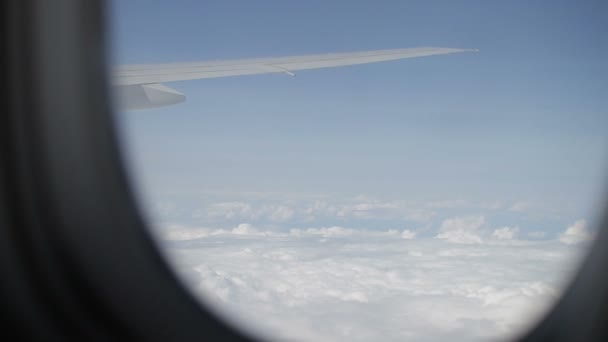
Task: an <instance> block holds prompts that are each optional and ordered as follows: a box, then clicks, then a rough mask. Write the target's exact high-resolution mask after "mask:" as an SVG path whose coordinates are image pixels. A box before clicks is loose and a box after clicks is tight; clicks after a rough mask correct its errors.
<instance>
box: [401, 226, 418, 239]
mask: <svg viewBox="0 0 608 342" xmlns="http://www.w3.org/2000/svg"><path fill="white" fill-rule="evenodd" d="M415 237H416V232H413V231H411V230H409V229H405V230H404V231H402V232H401V238H402V239H407V240H411V239H414V238H415Z"/></svg>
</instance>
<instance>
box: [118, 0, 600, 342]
mask: <svg viewBox="0 0 608 342" xmlns="http://www.w3.org/2000/svg"><path fill="white" fill-rule="evenodd" d="M382 4H383V5H382V6H379V5H378V4H377V3H375V2H363V1H361V2H353V1H346V0H344V1H331V2H328V1H321V0H318V1H317V0H313V1H255V2H252V1H204V2H202V1H195V0H184V1H138V0H127V1H113V2H112V6H111V15H112V16H111V20H112V25H113V26H112V32H111V33H112V39H113V42H112V44H113V59H114V62H115V63H116V64H131V63H137V64H141V63H164V62H186V61H201V60H218V59H236V58H255V57H273V56H289V55H304V54H317V53H331V52H351V51H365V50H376V49H389V48H407V47H420V46H439V47H454V48H476V49H479V50H480V51H479V52H477V53H468V54H459V55H446V56H434V57H425V58H416V59H410V60H405V61H400V62H386V63H377V64H370V65H360V66H353V67H343V68H335V69H325V70H317V71H302V72H298V73H297V77H289V76H286V75H257V76H245V77H234V78H225V79H213V80H201V81H190V82H175V83H171V84H170V86H171V87H172V88H174V89H176V90H178V91H179V92H182V93H185V94H187V95H188V99H187V101H186V102H185V103H182V104H178V105H175V106H171V107H166V108H162V109H157V110H150V111H142V112H135V113H117V115H116V121H117V127H118V129H119V131H120V133H121V136H120V138H121V139H122V142H123V146H124V152H125V153H124V155H125V156H126V160H127V162H128V166H129V172H130V174H131V176H132V177H131V180H132V182H133V184H134V186H135V190H136V192H137V193H138V195H139V198H140V202H141V207H142V209H143V210H144V211H145V212H146V213H147V218H148V221H149V222H150V225H151V226H153V227H154V230H153V231H154V234H155V236H156V237H157V239H158V241H159V246H161V247H162V249H163V252H164V253H165V255H166V256H167V259H168V260H169V261H170V262H171V264H172V265H173V266H174V267H175V269H176V270H177V272H178V274H179V275H181V276H182V278H183V279H184V281H185V282H186V283H187V284H188V287H189V288H190V289H191V290H192V291H193V292H194V293H196V294H197V296H200V297H201V299H202V300H203V301H204V302H205V303H207V304H209V305H212V306H213V307H214V308H216V310H218V312H220V313H221V314H222V315H223V316H224V317H226V318H227V319H228V321H229V322H232V323H234V324H240V325H242V326H245V327H247V328H248V329H249V330H250V331H255V332H256V333H257V334H258V335H260V336H266V337H268V338H269V339H271V340H305V341H318V340H320V341H342V340H361V341H377V340H382V341H391V340H404V339H405V340H413V341H444V340H488V339H490V340H494V339H503V338H507V337H509V336H514V335H517V334H519V333H521V332H522V331H523V330H522V329H525V327H527V326H529V325H530V324H533V323H534V318H535V317H539V315H541V314H542V312H544V311H545V310H547V309H548V308H549V307H550V306H551V305H552V303H554V302H555V301H556V300H557V298H559V295H560V294H561V293H562V292H563V289H564V285H565V284H566V283H567V281H568V277H569V275H571V274H572V271H573V270H574V269H575V268H576V265H577V264H578V262H579V261H580V259H581V257H582V256H583V255H584V254H585V251H586V250H587V248H588V246H589V245H590V243H592V240H593V237H594V234H595V229H594V227H595V224H596V222H597V219H598V212H599V210H601V209H603V206H604V205H605V203H604V201H603V199H604V198H603V196H604V195H605V192H604V191H603V189H605V188H606V182H605V179H604V176H605V171H606V155H608V153H607V152H608V149H607V148H606V147H608V141H607V139H606V138H607V137H606V133H605V128H606V127H608V115H606V113H607V112H608V97H606V96H604V94H605V93H606V90H608V68H606V62H605V61H606V60H608V46H607V44H606V41H605V34H604V33H605V32H606V31H607V30H608V22H607V21H606V20H605V18H604V14H605V13H606V11H607V10H608V8H607V7H606V6H607V5H606V2H605V1H562V0H558V1H536V2H529V1H523V0H521V1H519V0H516V1H505V2H497V1H474V0H470V1H468V0H467V1H458V2H456V1H437V2H429V1H385V2H383V3H382Z"/></svg>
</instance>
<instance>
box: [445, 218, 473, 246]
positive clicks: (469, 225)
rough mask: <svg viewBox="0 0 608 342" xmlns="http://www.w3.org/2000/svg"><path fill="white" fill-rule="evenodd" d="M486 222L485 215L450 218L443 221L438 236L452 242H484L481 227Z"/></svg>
mask: <svg viewBox="0 0 608 342" xmlns="http://www.w3.org/2000/svg"><path fill="white" fill-rule="evenodd" d="M484 223H485V218H484V217H483V216H468V217H454V218H450V219H447V220H444V221H443V222H442V223H441V228H440V229H439V234H437V236H436V238H438V239H444V240H446V241H448V242H452V243H463V244H477V243H482V242H483V240H482V238H481V235H480V233H481V232H480V228H481V227H482V226H483V225H484Z"/></svg>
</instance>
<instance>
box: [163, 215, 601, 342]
mask: <svg viewBox="0 0 608 342" xmlns="http://www.w3.org/2000/svg"><path fill="white" fill-rule="evenodd" d="M581 227H582V228H581ZM163 232H164V239H165V240H164V242H163V245H164V246H165V247H166V248H165V251H166V253H167V255H168V256H169V260H170V261H171V263H173V265H174V266H175V268H176V269H177V270H178V273H179V274H180V275H181V276H182V277H183V279H185V280H186V283H187V284H188V286H189V287H190V288H191V289H192V291H193V292H194V293H195V294H196V295H197V296H199V297H200V298H201V300H202V301H203V302H204V303H206V304H207V305H209V306H211V307H212V308H214V310H216V311H217V312H218V313H219V314H220V315H221V316H223V317H225V318H226V319H227V320H228V321H229V322H232V323H233V324H236V325H237V326H238V327H240V328H243V329H245V331H248V332H250V333H253V334H254V335H256V336H262V337H264V338H266V339H269V340H280V341H282V340H290V341H291V340H293V341H345V340H346V341H377V340H382V341H402V340H408V341H443V340H488V339H495V338H500V339H502V338H508V337H512V336H514V335H517V334H518V333H521V332H522V331H523V330H524V329H525V328H526V327H528V326H529V325H530V324H533V323H534V321H535V319H536V318H537V317H539V315H541V314H542V313H543V312H544V311H545V310H547V308H549V307H550V306H551V304H552V303H554V302H555V300H556V299H557V298H558V297H559V294H560V292H561V291H562V285H563V284H564V283H565V281H566V280H567V276H568V274H569V273H570V272H571V270H572V269H573V268H574V267H575V266H576V265H577V262H578V260H579V258H580V256H581V255H582V252H583V251H584V248H579V247H577V246H581V247H582V246H583V245H584V244H580V242H583V241H584V240H586V239H588V238H590V237H589V236H588V235H585V232H586V230H585V229H584V221H583V223H581V222H580V221H577V222H576V223H574V224H573V225H572V226H571V227H569V228H567V229H566V230H565V231H564V233H563V234H562V236H561V237H560V238H559V239H556V240H551V241H525V240H518V239H517V236H518V228H511V227H503V228H499V229H490V228H489V225H488V224H487V222H486V220H485V219H484V217H483V216H465V217H453V218H449V219H446V220H444V221H443V222H442V223H441V226H440V228H439V229H438V231H437V233H436V235H435V236H434V237H429V238H419V237H417V234H416V232H415V231H412V230H407V229H405V230H396V229H389V230H385V231H373V230H360V229H351V228H346V227H341V226H333V227H318V228H314V227H313V228H295V229H290V230H286V231H277V230H264V229H259V228H256V227H255V226H253V225H251V224H247V223H244V224H239V225H236V226H234V227H232V228H227V229H210V228H188V227H180V226H171V227H168V229H166V230H163ZM583 237H584V238H583ZM575 242H578V243H579V244H578V245H575V247H573V246H572V244H573V243H575Z"/></svg>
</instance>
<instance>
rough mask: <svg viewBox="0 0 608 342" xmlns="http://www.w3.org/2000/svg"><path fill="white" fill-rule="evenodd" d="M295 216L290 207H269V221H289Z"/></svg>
mask: <svg viewBox="0 0 608 342" xmlns="http://www.w3.org/2000/svg"><path fill="white" fill-rule="evenodd" d="M294 214H295V211H294V210H293V209H291V208H290V207H287V206H284V205H279V206H276V207H271V209H270V215H269V216H270V219H271V220H272V221H275V222H284V221H287V220H289V219H291V218H292V217H293V216H294Z"/></svg>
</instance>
